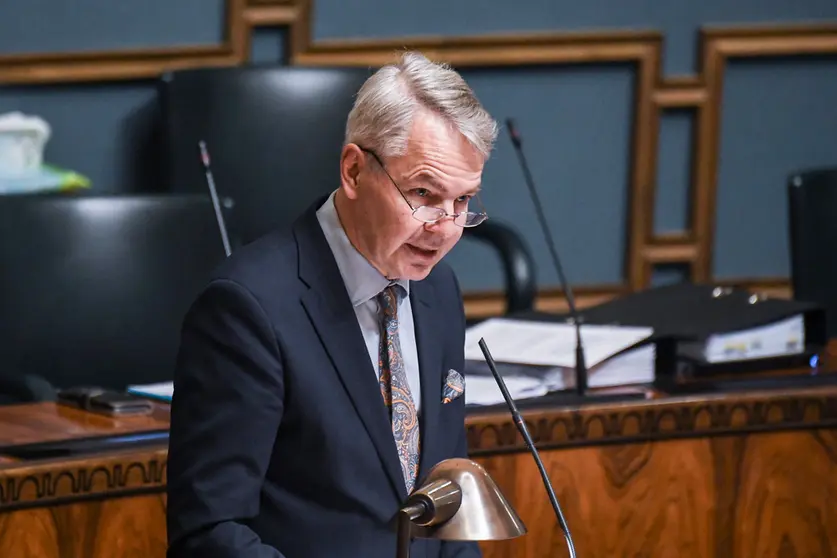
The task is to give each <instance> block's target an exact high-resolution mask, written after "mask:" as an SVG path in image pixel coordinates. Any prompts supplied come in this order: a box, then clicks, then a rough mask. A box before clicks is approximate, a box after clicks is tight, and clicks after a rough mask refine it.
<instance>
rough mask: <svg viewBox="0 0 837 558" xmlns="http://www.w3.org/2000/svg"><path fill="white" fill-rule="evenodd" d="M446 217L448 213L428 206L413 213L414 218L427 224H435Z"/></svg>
mask: <svg viewBox="0 0 837 558" xmlns="http://www.w3.org/2000/svg"><path fill="white" fill-rule="evenodd" d="M445 215H446V213H445V212H444V211H443V210H441V209H439V208H438V207H430V206H428V205H423V206H421V207H417V208H416V210H415V211H413V217H415V218H416V219H418V220H419V221H423V222H425V223H435V222H436V221H438V220H439V219H441V218H442V217H444V216H445Z"/></svg>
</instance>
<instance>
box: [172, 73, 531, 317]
mask: <svg viewBox="0 0 837 558" xmlns="http://www.w3.org/2000/svg"><path fill="white" fill-rule="evenodd" d="M370 73H371V71H370V70H367V69H356V68H305V67H283V66H267V67H247V68H223V69H200V70H184V71H179V72H174V73H170V74H168V75H166V76H164V77H163V79H162V80H161V83H160V87H159V93H160V101H161V106H162V114H163V123H162V129H163V130H164V133H163V135H164V139H163V145H164V153H163V154H162V158H163V160H164V161H165V163H164V168H165V169H166V175H167V180H166V181H167V183H168V187H169V188H170V189H171V190H172V191H176V192H182V191H185V192H205V191H206V188H207V184H206V178H205V176H204V171H203V168H202V166H201V164H200V160H199V158H198V142H199V141H201V140H204V141H206V142H207V145H208V147H209V150H210V154H211V160H212V170H213V174H214V177H215V182H216V186H217V188H218V191H219V192H220V193H221V194H222V195H227V196H230V197H232V198H233V199H235V203H236V206H235V217H234V218H233V219H232V220H231V222H230V230H231V232H233V233H235V234H236V235H237V236H238V237H239V238H240V240H241V241H242V242H244V243H246V242H250V241H252V240H254V239H255V238H257V237H259V236H261V235H262V234H264V233H266V232H267V231H269V230H270V229H272V228H274V227H276V226H279V225H282V224H285V223H288V222H290V221H291V220H293V219H294V218H295V217H296V215H298V214H299V213H300V212H301V211H302V210H303V209H304V208H305V207H307V206H308V205H310V204H311V203H312V202H313V200H314V199H316V198H317V197H319V196H321V195H325V194H327V193H329V192H331V191H332V190H334V189H335V187H336V186H337V180H338V178H337V173H338V167H337V160H336V158H335V155H336V154H338V153H339V152H340V149H341V147H342V145H343V136H344V129H345V122H346V116H347V115H348V113H349V111H350V110H351V107H352V103H353V102H354V96H355V93H356V92H357V90H358V89H359V88H360V86H361V85H362V84H363V82H364V81H365V80H366V79H367V78H368V77H369V75H370ZM465 234H466V235H467V236H468V237H472V238H475V239H476V240H478V241H481V242H486V243H488V244H490V245H491V246H493V247H494V248H495V249H496V251H497V253H498V255H499V257H500V259H501V260H502V263H503V270H504V278H505V287H506V299H507V307H508V311H509V312H520V311H527V310H531V309H532V307H533V304H534V298H535V294H536V291H537V288H536V282H535V269H534V261H533V259H532V257H531V254H530V253H529V250H528V248H527V247H526V244H525V242H524V241H523V239H522V238H521V237H520V236H519V235H518V234H517V232H516V231H515V230H514V229H513V228H511V227H509V226H507V225H505V224H503V223H501V222H499V221H498V220H496V219H489V220H488V221H486V222H485V223H484V224H482V225H480V226H479V227H475V228H472V229H466V230H465Z"/></svg>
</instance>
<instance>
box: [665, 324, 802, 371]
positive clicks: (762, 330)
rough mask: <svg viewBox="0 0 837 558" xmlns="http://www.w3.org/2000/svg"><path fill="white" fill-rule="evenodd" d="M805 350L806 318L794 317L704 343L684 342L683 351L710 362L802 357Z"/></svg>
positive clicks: (681, 349) (735, 332)
mask: <svg viewBox="0 0 837 558" xmlns="http://www.w3.org/2000/svg"><path fill="white" fill-rule="evenodd" d="M804 350H805V319H804V317H803V316H802V315H797V316H791V317H790V318H786V319H784V320H779V321H776V322H773V323H770V324H767V325H763V326H758V327H753V328H749V329H742V330H739V331H733V332H728V333H720V334H715V335H710V336H709V338H708V339H707V340H706V341H703V342H681V343H680V347H679V351H680V353H681V354H683V355H686V356H692V357H693V358H697V359H699V360H705V361H706V362H710V363H717V362H732V361H738V360H751V359H758V358H769V357H777V356H785V355H794V354H800V353H802V352H803V351H804Z"/></svg>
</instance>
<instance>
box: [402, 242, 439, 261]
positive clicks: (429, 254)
mask: <svg viewBox="0 0 837 558" xmlns="http://www.w3.org/2000/svg"><path fill="white" fill-rule="evenodd" d="M407 248H408V249H409V250H410V252H412V253H413V254H415V255H416V256H419V257H421V258H425V259H430V258H435V257H436V254H438V252H439V250H438V249H433V250H427V249H425V248H419V247H418V246H413V245H412V244H407Z"/></svg>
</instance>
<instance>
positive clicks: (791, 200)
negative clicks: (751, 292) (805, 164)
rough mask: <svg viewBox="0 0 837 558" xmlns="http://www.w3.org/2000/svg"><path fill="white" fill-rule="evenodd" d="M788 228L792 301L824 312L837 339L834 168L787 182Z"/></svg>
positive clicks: (799, 174)
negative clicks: (804, 303) (810, 304)
mask: <svg viewBox="0 0 837 558" xmlns="http://www.w3.org/2000/svg"><path fill="white" fill-rule="evenodd" d="M787 188H788V225H789V231H788V233H789V248H790V262H791V284H792V287H793V293H794V298H795V299H797V300H802V301H806V302H814V303H817V304H819V305H821V306H822V307H823V308H824V309H825V313H826V321H827V332H828V336H829V337H834V336H837V167H834V168H821V169H808V170H804V171H801V172H796V173H793V174H791V175H790V177H789V178H788V186H787Z"/></svg>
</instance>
